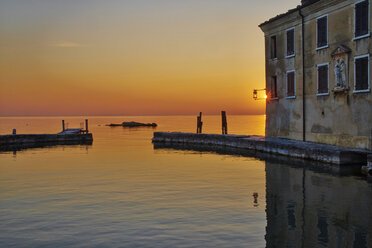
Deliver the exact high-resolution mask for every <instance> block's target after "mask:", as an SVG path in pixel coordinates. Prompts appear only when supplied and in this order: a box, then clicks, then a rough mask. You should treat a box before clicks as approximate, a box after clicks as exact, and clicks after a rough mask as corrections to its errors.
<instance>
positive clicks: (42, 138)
mask: <svg viewBox="0 0 372 248" xmlns="http://www.w3.org/2000/svg"><path fill="white" fill-rule="evenodd" d="M82 124H83V123H82ZM92 142H93V135H92V133H89V130H88V120H85V129H82V128H70V129H66V128H65V121H64V120H62V132H60V133H57V134H17V132H16V129H13V134H10V135H0V151H9V150H10V151H12V150H20V149H26V148H36V147H46V146H53V145H75V144H88V145H90V144H92Z"/></svg>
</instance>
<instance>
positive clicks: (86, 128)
mask: <svg viewBox="0 0 372 248" xmlns="http://www.w3.org/2000/svg"><path fill="white" fill-rule="evenodd" d="M85 131H86V132H87V133H88V132H89V131H88V119H86V120H85Z"/></svg>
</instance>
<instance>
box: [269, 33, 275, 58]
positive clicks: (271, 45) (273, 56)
mask: <svg viewBox="0 0 372 248" xmlns="http://www.w3.org/2000/svg"><path fill="white" fill-rule="evenodd" d="M270 56H271V58H272V59H275V58H276V36H272V37H271V39H270Z"/></svg>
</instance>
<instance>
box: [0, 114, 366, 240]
mask: <svg viewBox="0 0 372 248" xmlns="http://www.w3.org/2000/svg"><path fill="white" fill-rule="evenodd" d="M62 119H65V120H66V122H67V123H69V127H71V128H72V127H80V122H83V120H84V119H85V118H79V117H50V118H0V134H9V133H11V130H12V129H13V128H16V129H17V132H18V133H57V132H59V131H60V130H61V120H62ZM88 119H89V128H90V131H92V132H93V135H94V142H93V144H92V145H75V146H56V147H47V148H33V149H28V150H22V151H17V152H2V153H0V247H372V186H371V185H372V184H371V183H369V182H368V181H367V180H366V179H365V178H363V177H361V176H359V175H346V176H345V175H339V174H337V173H331V172H325V171H324V170H320V169H319V168H317V167H314V168H313V167H312V168H310V169H305V168H304V167H303V166H302V165H301V164H302V163H300V162H298V163H297V162H296V161H293V160H282V159H281V158H274V157H265V158H262V157H261V159H258V158H255V157H248V156H240V155H239V154H236V155H234V154H233V153H234V152H231V151H223V150H222V151H221V150H220V151H216V152H208V151H203V149H199V148H198V149H196V148H195V149H194V150H192V149H189V150H181V149H171V148H156V149H155V148H154V146H153V144H152V143H151V138H152V135H153V132H154V131H155V130H156V131H184V132H195V129H196V117H192V116H165V117H159V116H154V117H149V116H147V117H88ZM131 120H135V121H140V122H157V123H158V124H159V126H158V127H157V128H156V129H153V128H135V129H128V128H122V127H107V126H105V124H107V123H120V122H122V121H131ZM203 121H204V131H205V132H206V133H220V132H221V130H220V117H219V116H205V117H203ZM264 121H265V116H228V125H229V133H232V134H259V135H263V134H264ZM254 195H255V196H256V197H254Z"/></svg>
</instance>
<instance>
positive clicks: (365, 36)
mask: <svg viewBox="0 0 372 248" xmlns="http://www.w3.org/2000/svg"><path fill="white" fill-rule="evenodd" d="M368 37H371V33H370V32H368V34H364V35H361V36H358V37H354V39H353V40H354V41H355V40H360V39H363V38H368Z"/></svg>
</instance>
